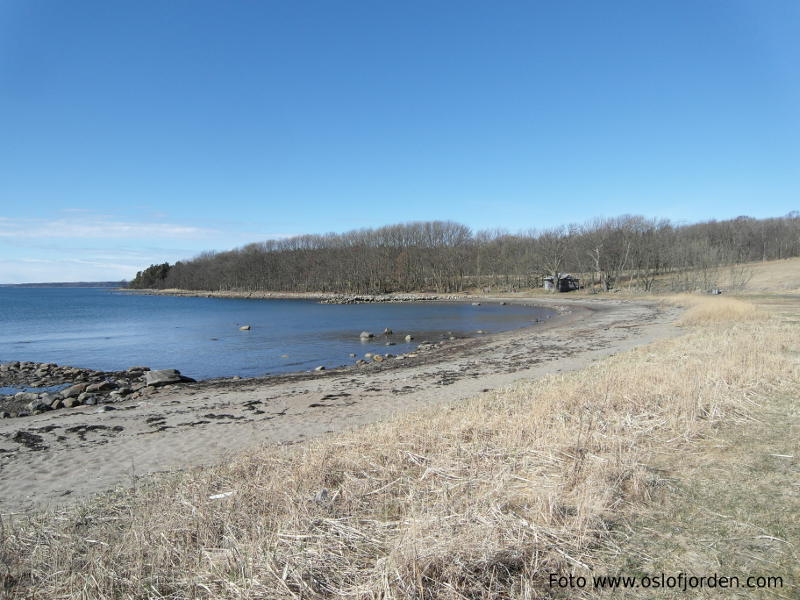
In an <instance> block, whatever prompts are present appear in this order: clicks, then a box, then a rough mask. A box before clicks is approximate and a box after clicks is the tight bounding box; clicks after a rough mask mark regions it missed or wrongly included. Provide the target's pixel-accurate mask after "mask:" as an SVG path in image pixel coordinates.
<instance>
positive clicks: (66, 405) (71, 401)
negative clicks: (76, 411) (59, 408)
mask: <svg viewBox="0 0 800 600" xmlns="http://www.w3.org/2000/svg"><path fill="white" fill-rule="evenodd" d="M63 404H64V408H72V407H73V406H80V405H81V401H80V400H78V399H77V398H67V399H66V400H64V402H63Z"/></svg>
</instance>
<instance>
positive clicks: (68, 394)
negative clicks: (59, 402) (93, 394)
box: [61, 383, 89, 398]
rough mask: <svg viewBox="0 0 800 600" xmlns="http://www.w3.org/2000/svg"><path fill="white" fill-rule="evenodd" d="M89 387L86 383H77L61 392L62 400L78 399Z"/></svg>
mask: <svg viewBox="0 0 800 600" xmlns="http://www.w3.org/2000/svg"><path fill="white" fill-rule="evenodd" d="M87 387H89V386H88V384H86V383H76V384H75V385H72V386H70V387H68V388H67V389H65V390H61V397H62V398H77V397H78V396H79V395H80V394H81V393H82V392H85V391H86V388H87Z"/></svg>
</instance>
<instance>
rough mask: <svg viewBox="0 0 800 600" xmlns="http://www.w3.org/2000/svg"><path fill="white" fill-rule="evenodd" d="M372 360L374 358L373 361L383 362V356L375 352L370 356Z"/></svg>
mask: <svg viewBox="0 0 800 600" xmlns="http://www.w3.org/2000/svg"><path fill="white" fill-rule="evenodd" d="M372 360H374V361H375V362H383V356H381V355H380V354H376V355H375V356H373V357H372Z"/></svg>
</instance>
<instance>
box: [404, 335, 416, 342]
mask: <svg viewBox="0 0 800 600" xmlns="http://www.w3.org/2000/svg"><path fill="white" fill-rule="evenodd" d="M403 339H404V340H405V341H407V342H410V341H411V340H413V339H414V336H413V335H411V334H409V335H407V336H406V337H405V338H403Z"/></svg>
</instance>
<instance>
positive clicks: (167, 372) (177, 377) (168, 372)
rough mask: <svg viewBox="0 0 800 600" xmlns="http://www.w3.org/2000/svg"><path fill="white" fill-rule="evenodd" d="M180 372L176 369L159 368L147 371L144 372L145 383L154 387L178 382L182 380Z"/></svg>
mask: <svg viewBox="0 0 800 600" xmlns="http://www.w3.org/2000/svg"><path fill="white" fill-rule="evenodd" d="M182 380H183V378H182V377H181V372H180V371H178V370H177V369H160V370H158V371H147V372H146V373H145V374H144V383H145V385H148V386H151V387H155V386H159V385H167V384H169V383H178V382H180V381H182Z"/></svg>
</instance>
